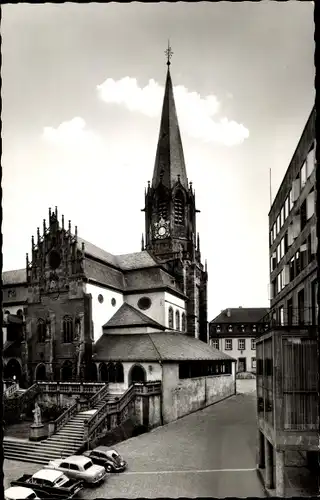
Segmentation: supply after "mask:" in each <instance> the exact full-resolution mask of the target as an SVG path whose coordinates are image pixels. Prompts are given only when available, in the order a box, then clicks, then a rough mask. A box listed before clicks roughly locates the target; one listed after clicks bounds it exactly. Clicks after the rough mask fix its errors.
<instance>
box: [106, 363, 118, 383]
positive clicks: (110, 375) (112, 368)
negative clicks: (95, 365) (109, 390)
mask: <svg viewBox="0 0 320 500" xmlns="http://www.w3.org/2000/svg"><path fill="white" fill-rule="evenodd" d="M108 380H109V382H115V381H116V370H115V365H114V363H109V364H108Z"/></svg>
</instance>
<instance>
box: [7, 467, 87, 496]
mask: <svg viewBox="0 0 320 500" xmlns="http://www.w3.org/2000/svg"><path fill="white" fill-rule="evenodd" d="M11 486H23V487H24V488H31V489H32V490H33V492H35V493H36V494H37V495H38V496H39V497H40V498H50V497H51V498H54V499H67V498H73V497H74V496H75V495H76V494H77V493H78V492H79V491H80V490H82V488H83V483H82V481H75V480H74V479H69V478H68V477H67V476H66V475H65V474H63V472H61V471H58V470H52V469H41V470H39V471H38V472H36V473H35V474H33V476H32V475H31V474H24V475H23V476H22V477H21V478H20V479H17V480H16V481H11ZM26 498H28V497H26Z"/></svg>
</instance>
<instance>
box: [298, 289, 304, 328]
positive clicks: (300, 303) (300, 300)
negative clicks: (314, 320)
mask: <svg viewBox="0 0 320 500" xmlns="http://www.w3.org/2000/svg"><path fill="white" fill-rule="evenodd" d="M298 317H299V325H304V290H303V289H302V290H300V292H299V293H298Z"/></svg>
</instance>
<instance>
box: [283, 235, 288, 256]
mask: <svg viewBox="0 0 320 500" xmlns="http://www.w3.org/2000/svg"><path fill="white" fill-rule="evenodd" d="M283 240H284V253H285V254H286V253H287V251H288V249H289V244H288V233H286V234H285V235H284V237H283Z"/></svg>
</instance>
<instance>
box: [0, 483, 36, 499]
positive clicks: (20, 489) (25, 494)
mask: <svg viewBox="0 0 320 500" xmlns="http://www.w3.org/2000/svg"><path fill="white" fill-rule="evenodd" d="M4 500H40V499H39V497H38V496H37V494H36V493H35V492H34V491H33V490H32V489H31V488H25V487H24V486H11V488H8V489H7V490H5V492H4Z"/></svg>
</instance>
